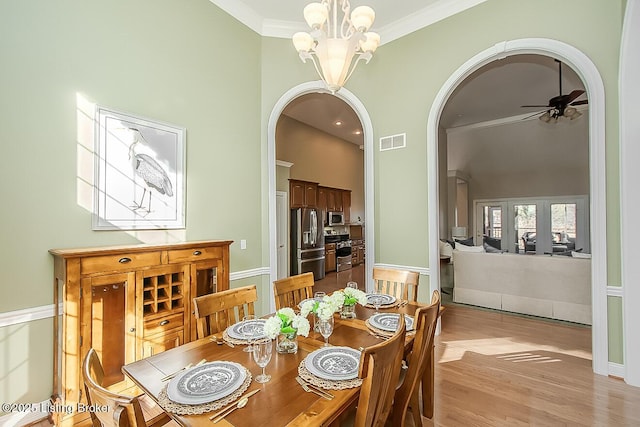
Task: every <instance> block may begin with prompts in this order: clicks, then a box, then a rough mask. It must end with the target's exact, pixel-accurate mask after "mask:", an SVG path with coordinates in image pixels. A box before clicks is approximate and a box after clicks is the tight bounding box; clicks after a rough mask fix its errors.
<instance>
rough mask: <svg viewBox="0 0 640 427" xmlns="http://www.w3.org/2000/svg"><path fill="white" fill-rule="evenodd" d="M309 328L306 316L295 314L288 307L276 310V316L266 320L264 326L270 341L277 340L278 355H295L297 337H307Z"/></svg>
mask: <svg viewBox="0 0 640 427" xmlns="http://www.w3.org/2000/svg"><path fill="white" fill-rule="evenodd" d="M310 328H311V326H310V325H309V321H308V320H307V318H306V316H301V315H299V314H296V312H295V311H293V309H292V308H289V307H285V308H281V309H280V310H278V311H277V312H276V315H275V316H272V317H270V318H268V319H267V320H266V322H265V324H264V332H265V334H266V335H267V336H268V337H269V338H271V339H274V338H277V340H276V350H277V351H278V353H297V352H298V341H297V336H298V335H302V336H303V337H307V336H309V329H310Z"/></svg>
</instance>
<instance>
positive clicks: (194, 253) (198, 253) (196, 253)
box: [193, 251, 202, 256]
mask: <svg viewBox="0 0 640 427" xmlns="http://www.w3.org/2000/svg"><path fill="white" fill-rule="evenodd" d="M193 255H195V256H198V255H202V252H200V251H193Z"/></svg>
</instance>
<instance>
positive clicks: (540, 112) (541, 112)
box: [521, 105, 546, 120]
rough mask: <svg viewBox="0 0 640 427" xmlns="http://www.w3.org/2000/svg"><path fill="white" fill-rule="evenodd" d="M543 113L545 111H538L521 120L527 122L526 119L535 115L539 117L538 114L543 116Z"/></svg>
mask: <svg viewBox="0 0 640 427" xmlns="http://www.w3.org/2000/svg"><path fill="white" fill-rule="evenodd" d="M543 107H544V105H543ZM545 111H546V110H543V111H538V112H537V113H533V114H531V115H530V116H527V117H523V118H522V119H521V120H527V119H530V118H531V117H534V116H537V115H539V114H544V112H545Z"/></svg>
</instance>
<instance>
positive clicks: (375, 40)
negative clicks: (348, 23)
mask: <svg viewBox="0 0 640 427" xmlns="http://www.w3.org/2000/svg"><path fill="white" fill-rule="evenodd" d="M364 36H365V39H364V40H362V41H361V42H360V49H361V50H362V51H363V52H369V53H373V52H375V51H376V49H377V48H378V46H379V45H380V35H379V34H378V33H374V32H372V31H370V32H368V33H364Z"/></svg>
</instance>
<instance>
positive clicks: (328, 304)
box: [300, 295, 342, 332]
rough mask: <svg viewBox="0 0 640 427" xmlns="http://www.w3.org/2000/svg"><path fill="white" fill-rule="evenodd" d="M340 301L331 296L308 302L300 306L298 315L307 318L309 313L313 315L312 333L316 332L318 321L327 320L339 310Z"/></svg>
mask: <svg viewBox="0 0 640 427" xmlns="http://www.w3.org/2000/svg"><path fill="white" fill-rule="evenodd" d="M341 304H342V299H340V298H338V297H335V296H333V295H325V296H324V297H322V299H321V300H308V301H305V302H304V303H303V304H302V306H300V315H301V316H304V317H307V316H308V315H309V314H310V313H313V314H314V319H315V322H314V323H315V324H314V331H316V332H319V330H318V321H319V320H329V318H331V317H332V316H333V313H335V312H336V311H338V310H340V306H341Z"/></svg>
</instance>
